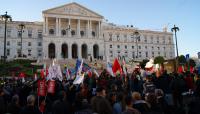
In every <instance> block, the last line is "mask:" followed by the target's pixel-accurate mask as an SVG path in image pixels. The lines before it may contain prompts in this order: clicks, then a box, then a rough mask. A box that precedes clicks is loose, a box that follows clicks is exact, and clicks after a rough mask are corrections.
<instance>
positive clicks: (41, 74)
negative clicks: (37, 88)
mask: <svg viewBox="0 0 200 114" xmlns="http://www.w3.org/2000/svg"><path fill="white" fill-rule="evenodd" d="M40 76H41V78H44V70H43V69H42V70H41V72H40Z"/></svg>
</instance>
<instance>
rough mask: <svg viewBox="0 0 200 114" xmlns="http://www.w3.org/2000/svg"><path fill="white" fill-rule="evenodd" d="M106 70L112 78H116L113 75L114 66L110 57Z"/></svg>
mask: <svg viewBox="0 0 200 114" xmlns="http://www.w3.org/2000/svg"><path fill="white" fill-rule="evenodd" d="M106 70H107V71H108V72H109V74H110V75H111V76H113V77H114V73H113V70H112V64H111V63H110V59H109V57H107V65H106Z"/></svg>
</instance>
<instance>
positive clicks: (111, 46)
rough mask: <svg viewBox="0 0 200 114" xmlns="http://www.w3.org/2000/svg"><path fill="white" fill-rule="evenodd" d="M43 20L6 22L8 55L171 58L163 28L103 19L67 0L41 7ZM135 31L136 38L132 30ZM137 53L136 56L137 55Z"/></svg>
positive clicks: (0, 45)
mask: <svg viewBox="0 0 200 114" xmlns="http://www.w3.org/2000/svg"><path fill="white" fill-rule="evenodd" d="M42 13H43V18H44V21H43V22H16V21H13V22H8V24H7V26H8V27H7V44H6V49H7V50H6V54H7V58H8V59H13V58H15V57H17V56H18V55H19V52H20V47H21V44H20V41H21V38H20V36H19V35H18V31H19V27H18V25H19V24H21V23H22V24H25V29H24V32H23V33H22V34H23V36H22V50H23V51H22V52H23V54H24V55H26V56H27V57H28V58H30V59H37V58H43V59H49V58H57V59H62V58H85V59H88V58H90V57H92V58H102V59H105V58H106V57H109V58H110V59H113V58H115V57H122V56H124V57H125V58H127V59H136V60H142V59H150V58H152V57H156V56H163V57H165V58H166V59H171V58H174V57H175V55H174V42H173V34H172V33H170V32H167V31H151V30H139V29H136V28H133V27H127V26H117V25H114V24H111V23H107V22H104V17H103V16H101V15H99V14H97V13H95V12H93V11H91V10H89V9H87V8H85V7H83V6H81V5H79V4H77V3H70V4H66V5H63V6H60V7H56V8H53V9H49V10H45V11H43V12H42ZM136 31H137V32H139V36H140V37H137V38H138V40H137V41H136V39H137V38H136V35H135V34H134V33H135V32H136ZM3 55H4V22H3V21H0V56H3ZM137 55H138V57H137Z"/></svg>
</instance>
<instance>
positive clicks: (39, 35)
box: [38, 30, 42, 38]
mask: <svg viewBox="0 0 200 114" xmlns="http://www.w3.org/2000/svg"><path fill="white" fill-rule="evenodd" d="M38 38H42V30H38Z"/></svg>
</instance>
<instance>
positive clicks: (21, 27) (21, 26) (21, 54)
mask: <svg viewBox="0 0 200 114" xmlns="http://www.w3.org/2000/svg"><path fill="white" fill-rule="evenodd" d="M18 26H19V28H20V31H18V32H19V34H20V38H21V49H20V57H23V53H22V33H23V32H24V31H23V29H24V28H25V25H24V24H19V25H18Z"/></svg>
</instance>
